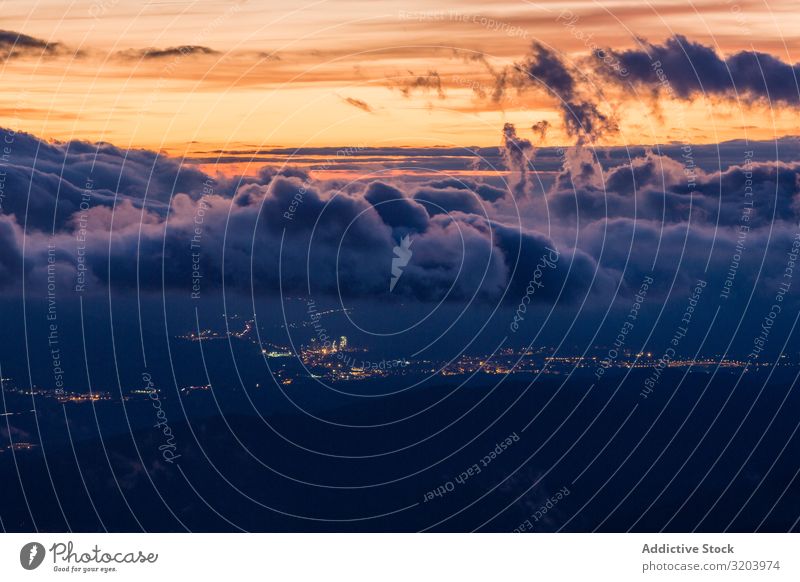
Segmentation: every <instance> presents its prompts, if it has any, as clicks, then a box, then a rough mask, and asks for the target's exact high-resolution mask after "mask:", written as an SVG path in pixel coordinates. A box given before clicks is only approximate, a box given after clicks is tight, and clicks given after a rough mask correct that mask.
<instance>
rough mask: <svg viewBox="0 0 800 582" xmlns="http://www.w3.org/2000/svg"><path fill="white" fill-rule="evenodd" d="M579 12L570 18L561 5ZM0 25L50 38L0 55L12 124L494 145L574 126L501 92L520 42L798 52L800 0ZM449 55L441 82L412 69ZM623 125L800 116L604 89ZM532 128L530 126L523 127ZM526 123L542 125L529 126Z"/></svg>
mask: <svg viewBox="0 0 800 582" xmlns="http://www.w3.org/2000/svg"><path fill="white" fill-rule="evenodd" d="M562 11H569V12H571V13H573V14H574V15H576V16H578V17H579V20H578V21H577V24H576V26H575V27H574V28H573V29H567V28H565V27H564V25H563V23H562V22H560V21H559V19H558V17H559V15H560V14H562ZM0 14H2V23H0V28H3V29H5V30H9V31H14V32H19V33H23V34H26V35H29V36H32V37H36V38H39V39H42V40H44V41H47V42H50V43H60V44H59V45H58V46H57V47H56V49H54V50H53V52H52V54H48V55H47V56H45V57H42V56H41V55H35V54H20V55H17V56H15V57H13V58H9V59H6V60H5V61H4V62H0V67H1V68H2V81H3V86H4V90H3V92H2V102H0V116H2V125H8V126H12V127H14V128H16V129H23V130H26V131H30V132H32V133H35V134H37V135H40V136H44V137H47V138H52V139H61V140H65V139H70V138H81V139H89V140H103V141H109V142H113V143H115V144H117V145H120V146H137V147H148V148H153V149H164V150H167V151H170V152H172V153H183V152H184V151H186V152H188V153H190V154H191V153H193V152H197V151H202V150H206V149H209V148H228V149H233V148H241V147H245V148H249V147H264V146H292V147H296V146H343V145H359V144H362V145H414V146H425V145H451V144H455V145H461V146H469V145H481V146H483V145H494V144H497V143H498V141H499V136H500V129H501V128H502V125H503V123H505V122H507V121H508V122H512V123H515V124H517V125H519V126H520V127H529V126H530V125H531V124H532V123H534V122H536V121H539V120H548V121H550V122H551V124H552V126H553V128H554V129H553V130H552V131H551V132H550V133H549V134H548V143H550V144H557V143H565V142H567V141H569V140H568V138H567V136H566V135H565V134H564V132H563V131H562V130H561V128H560V115H559V113H558V111H557V108H556V103H555V102H554V99H553V98H552V96H550V95H548V94H546V92H536V91H530V92H526V93H524V94H520V95H510V96H509V97H508V98H507V99H506V100H505V101H503V102H501V103H500V104H495V103H492V102H491V100H489V99H485V98H481V97H479V95H478V93H480V92H486V91H488V92H491V86H492V77H491V75H489V73H488V70H487V68H486V66H485V65H483V64H481V63H479V62H477V61H476V60H474V57H475V55H482V56H483V58H485V62H486V63H489V64H490V65H491V66H492V67H496V68H502V67H503V66H506V65H509V64H512V63H513V62H514V61H516V60H519V59H521V58H522V57H523V56H524V54H525V52H526V50H527V49H528V47H529V46H530V43H531V42H532V41H534V40H537V41H540V42H543V43H545V44H547V45H549V46H552V47H554V48H555V49H557V50H558V51H560V52H561V53H562V54H563V55H565V56H566V57H567V58H568V59H575V60H576V62H578V59H580V58H581V57H582V56H585V55H586V54H588V50H587V43H586V41H584V40H581V38H579V37H578V36H577V35H576V33H575V31H576V30H577V31H579V32H580V34H581V35H583V36H582V38H585V37H587V36H588V35H592V37H591V38H592V42H595V43H597V44H598V45H600V46H608V47H612V48H625V47H630V46H633V44H634V35H640V36H642V37H645V38H647V39H648V40H651V41H654V42H661V41H662V40H663V39H664V38H666V37H668V36H670V35H672V34H675V33H680V34H684V35H686V36H688V37H689V38H691V39H692V40H696V41H700V42H703V43H704V44H708V45H710V46H715V47H716V48H717V50H718V51H720V52H721V53H728V52H732V51H737V50H743V49H751V48H755V49H756V50H760V51H764V52H770V53H772V54H774V55H776V56H777V57H779V58H780V59H781V60H783V61H785V62H790V63H794V62H797V61H798V60H800V58H798V55H800V44H798V36H800V26H798V25H800V15H798V11H797V7H796V3H794V2H788V1H771V2H770V3H769V5H767V4H766V3H764V2H757V1H752V0H736V1H735V0H714V1H709V0H700V1H694V2H689V1H688V0H685V1H684V0H669V1H664V0H661V1H654V2H653V1H651V2H644V3H640V2H631V1H628V0H625V1H623V0H615V1H605V2H602V3H598V2H591V1H582V2H555V1H550V0H545V1H541V2H533V1H530V2H529V1H516V2H478V1H474V0H460V1H458V2H456V1H453V0H447V1H445V2H439V3H437V4H435V5H434V4H432V3H431V2H419V1H411V2H409V1H408V0H403V1H397V2H395V1H391V2H389V1H375V2H364V1H358V0H351V1H347V0H329V1H317V2H302V1H301V2H286V1H284V0H277V1H276V0H263V1H259V0H249V1H245V0H242V1H240V2H228V1H215V0H198V1H188V2H184V1H179V0H178V1H167V0H164V1H159V0H154V1H152V2H148V1H146V0H142V1H132V0H77V1H74V2H71V3H69V4H67V3H65V2H63V0H59V1H56V0H42V1H39V2H30V1H28V0H25V1H23V0H14V1H6V2H2V10H0ZM182 45H194V46H202V47H208V48H210V49H212V52H210V53H208V54H180V53H177V54H172V55H164V56H161V57H159V58H146V59H145V58H142V54H143V53H142V52H141V51H142V50H143V49H146V48H156V49H167V48H169V47H177V46H182ZM429 71H436V72H437V73H438V74H439V76H440V78H441V81H442V85H443V87H442V95H440V94H439V93H438V92H437V91H436V90H429V91H424V90H415V91H411V92H409V94H408V95H406V94H404V92H403V91H402V90H401V89H402V87H403V85H404V83H406V82H408V81H409V80H410V79H413V78H415V77H416V76H418V75H427V74H428V72H429ZM605 97H606V99H607V102H606V104H605V106H606V107H607V111H608V112H609V113H611V114H613V115H614V116H615V117H616V118H617V119H618V121H619V124H620V129H621V131H620V133H619V134H618V135H616V136H614V137H613V138H611V141H610V142H609V143H630V144H633V143H654V142H665V141H670V140H684V139H686V138H689V139H691V140H692V141H695V142H706V143H707V142H716V141H722V140H726V139H732V138H737V137H742V136H743V135H744V133H745V131H746V132H747V136H748V137H749V138H751V139H766V138H772V137H774V136H775V135H786V134H796V133H798V132H797V130H796V129H795V128H796V126H797V121H798V115H797V114H796V112H795V111H792V110H780V111H779V110H771V111H770V110H766V109H765V108H762V107H752V108H749V109H742V108H741V107H739V106H738V105H735V104H730V103H725V102H715V103H709V102H707V101H699V102H696V103H692V104H687V103H684V102H680V103H666V102H662V103H661V115H660V116H659V115H655V114H654V112H653V110H652V106H651V105H650V104H646V103H640V102H638V101H636V100H635V99H632V98H631V96H630V95H624V94H619V93H611V94H607V95H605ZM521 135H523V136H525V135H524V132H521ZM525 137H531V136H530V135H527V136H525Z"/></svg>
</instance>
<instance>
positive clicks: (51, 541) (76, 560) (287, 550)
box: [0, 534, 800, 582]
mask: <svg viewBox="0 0 800 582" xmlns="http://www.w3.org/2000/svg"><path fill="white" fill-rule="evenodd" d="M798 541H800V538H798V537H795V536H792V535H791V534H724V535H723V534H662V535H659V534H652V535H650V534H528V535H524V534H523V535H519V534H471V535H469V534H73V535H65V534H41V535H37V534H4V535H2V536H0V580H14V581H16V580H66V579H70V580H78V579H80V580H101V579H102V580H115V581H125V580H136V581H141V580H178V579H183V580H192V581H193V582H194V581H197V580H200V581H202V580H220V579H223V580H225V581H226V582H227V581H230V582H240V581H246V580H279V581H284V580H297V581H298V582H299V581H302V582H308V581H313V580H325V581H339V580H341V581H346V582H359V581H364V582H367V581H369V582H376V581H397V582H409V581H413V582H417V581H427V580H456V581H459V582H460V581H470V580H481V581H486V580H509V581H516V580H546V581H559V580H602V581H605V580H609V581H614V582H617V581H621V582H624V581H627V580H661V581H663V580H705V579H707V580H724V581H725V582H728V581H729V580H739V579H741V580H743V581H744V580H747V581H757V580H774V581H779V580H798V579H800V569H798V562H799V561H800V558H798V555H797V554H798V552H797V549H798ZM31 542H36V543H38V544H41V546H43V547H44V550H45V555H44V558H43V559H41V556H40V550H39V548H40V547H41V546H37V549H35V550H31V549H30V545H29V544H31ZM70 542H71V543H72V546H70V545H69V544H70ZM645 546H647V550H651V551H646V549H645ZM70 547H71V548H72V553H71V554H70V551H69V548H70ZM23 548H24V551H23ZM95 548H97V549H96V550H95ZM694 548H696V550H694ZM712 548H717V549H718V550H719V551H716V552H715V551H712ZM21 552H22V553H21ZM31 553H33V554H35V555H34V556H31ZM156 555H157V556H156ZM153 556H156V557H155V558H153ZM125 560H137V562H136V563H126V562H125ZM141 560H143V561H144V562H143V563H142V562H141ZM37 561H40V562H41V563H40V565H38V566H37V567H36V568H35V569H33V570H30V571H28V570H26V569H25V568H24V567H23V565H22V563H23V562H26V564H27V565H28V566H29V567H30V566H31V565H32V564H35V563H36V562H37ZM187 576H188V577H189V578H187ZM178 577H181V578H178Z"/></svg>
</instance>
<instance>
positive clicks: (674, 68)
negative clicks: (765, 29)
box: [606, 35, 800, 107]
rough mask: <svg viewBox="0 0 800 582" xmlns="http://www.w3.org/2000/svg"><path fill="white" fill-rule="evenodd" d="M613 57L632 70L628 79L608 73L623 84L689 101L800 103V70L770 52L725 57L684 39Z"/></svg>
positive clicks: (616, 53) (646, 45)
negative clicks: (642, 86)
mask: <svg viewBox="0 0 800 582" xmlns="http://www.w3.org/2000/svg"><path fill="white" fill-rule="evenodd" d="M608 52H610V53H611V54H613V56H614V57H615V58H617V59H619V61H620V63H621V64H622V66H623V67H625V68H626V69H627V70H628V71H629V74H628V75H627V76H625V77H620V76H618V75H613V74H611V73H609V72H606V76H607V78H608V79H610V80H612V81H614V82H617V83H621V84H627V83H635V84H640V85H645V86H647V87H649V88H650V89H651V90H653V91H655V92H657V93H659V94H670V95H673V96H674V97H675V98H678V99H686V100H690V99H695V98H697V97H700V96H702V95H709V96H713V97H724V98H726V99H736V100H741V101H743V102H745V103H754V102H765V103H777V104H780V105H789V106H792V107H796V106H797V105H798V104H800V89H798V79H799V78H800V65H798V64H793V65H792V64H788V63H785V62H783V61H781V60H780V59H777V58H776V57H774V56H772V55H769V54H766V53H761V52H757V51H741V52H738V53H734V54H732V55H728V56H727V57H725V56H721V55H719V54H718V53H717V52H716V51H715V50H714V49H713V48H711V47H708V46H705V45H703V44H700V43H698V42H693V41H691V40H689V39H687V38H686V37H685V36H681V35H676V36H674V37H672V38H668V39H667V40H666V41H664V43H663V44H654V43H650V42H647V41H645V40H640V48H636V49H630V50H627V51H608ZM659 70H661V71H663V73H662V75H661V77H659Z"/></svg>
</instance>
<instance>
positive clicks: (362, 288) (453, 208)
mask: <svg viewBox="0 0 800 582" xmlns="http://www.w3.org/2000/svg"><path fill="white" fill-rule="evenodd" d="M6 135H8V136H11V135H13V134H8V133H6ZM515 139H516V140H517V141H518V142H519V141H522V142H524V141H527V140H520V138H519V137H516V138H515ZM740 145H741V144H740ZM773 145H774V144H773ZM790 145H791V144H787V146H786V147H787V148H789V146H790ZM12 146H13V147H12V153H11V155H10V156H9V157H8V160H6V161H5V162H4V164H3V166H2V171H3V172H5V179H6V181H5V182H3V184H4V189H5V190H4V194H5V196H4V197H3V198H2V211H3V214H2V215H0V239H2V243H3V244H2V248H3V251H2V252H0V274H2V275H3V281H4V283H3V287H2V290H3V292H4V293H5V294H11V293H17V292H19V285H18V283H19V281H20V280H22V276H24V277H25V278H26V280H27V281H28V282H29V286H28V289H31V290H36V289H41V285H43V284H44V281H45V278H46V277H48V276H50V275H51V273H50V272H49V271H48V265H49V264H50V263H52V262H54V263H55V268H54V271H55V272H54V273H52V275H53V276H55V277H56V278H57V279H58V281H59V289H61V290H62V291H63V292H65V293H66V292H67V290H69V289H71V288H72V285H73V284H74V282H75V276H76V268H77V265H78V261H79V256H80V257H82V258H81V261H82V263H83V265H84V266H85V268H86V279H87V281H88V282H89V287H90V288H91V289H94V290H96V291H98V292H99V291H101V290H105V289H106V288H107V287H109V286H110V287H112V288H114V289H116V290H120V291H125V290H134V289H136V288H139V289H141V290H142V291H144V292H160V291H161V290H162V289H166V290H167V291H168V292H171V293H178V294H180V293H186V294H187V296H188V294H189V293H190V291H191V285H192V271H193V268H195V266H196V265H197V264H199V268H200V270H201V272H202V285H201V287H202V289H203V290H204V291H206V292H208V293H216V292H218V291H219V289H220V287H221V285H222V284H223V279H224V284H225V286H226V287H229V288H230V289H232V290H238V291H241V292H245V293H248V292H250V290H251V289H252V290H253V291H254V292H255V293H257V294H264V295H269V294H277V293H279V292H281V291H282V292H283V293H292V294H298V293H299V294H307V293H308V292H309V290H310V292H311V293H312V294H313V295H331V296H338V295H339V294H340V293H341V296H342V297H344V298H359V297H365V298H366V297H368V298H372V299H374V298H380V297H384V296H385V295H386V294H388V293H389V279H390V273H391V261H392V257H393V249H394V247H395V246H396V245H397V244H398V241H399V240H400V239H401V238H402V237H404V236H410V237H411V239H412V240H413V246H412V247H411V248H412V249H413V256H412V257H411V259H410V261H409V263H408V265H407V267H406V268H405V271H404V275H403V279H402V281H401V282H400V284H398V285H397V287H396V289H395V290H394V291H393V293H394V294H395V295H396V296H398V297H401V298H404V299H415V300H418V301H439V300H441V299H445V298H446V299H448V300H465V299H469V298H472V297H476V298H479V299H480V300H481V301H486V302H496V301H501V300H502V301H505V302H510V303H514V302H515V301H519V299H520V296H521V295H522V294H523V293H525V289H526V288H527V286H528V284H529V282H530V280H531V278H532V276H533V275H532V274H533V272H535V271H536V267H537V263H538V262H539V261H540V260H541V257H542V256H543V255H544V254H545V253H550V252H551V251H550V250H548V249H551V250H555V251H557V252H558V255H559V260H558V262H557V265H556V266H555V267H554V268H552V269H550V268H548V269H547V270H546V271H545V273H544V277H545V278H544V285H545V287H546V289H545V288H543V289H542V290H541V292H538V291H537V297H539V299H540V300H541V301H543V302H550V301H554V300H556V298H559V301H561V300H572V299H574V300H580V298H581V297H585V296H586V294H587V293H590V294H592V297H593V299H592V301H594V302H597V301H599V302H600V303H599V304H602V302H603V300H605V299H608V298H610V297H613V295H614V293H615V290H616V288H617V286H618V285H622V288H623V289H627V288H629V287H631V288H635V287H636V285H638V282H637V281H636V278H637V277H639V276H640V275H642V274H644V273H648V272H649V270H650V269H652V268H654V267H653V265H655V269H656V271H657V272H658V273H659V275H660V276H663V277H664V279H665V280H669V279H670V277H671V276H675V275H676V273H677V271H680V276H679V278H678V280H679V281H681V282H690V281H691V279H692V278H693V277H698V276H702V275H703V274H704V273H705V271H704V265H705V263H706V262H707V261H708V260H710V265H711V267H712V268H713V269H719V272H722V273H724V272H725V271H726V269H727V263H729V262H730V260H731V259H730V257H731V256H732V253H733V251H734V250H735V245H736V241H737V236H738V235H739V233H740V226H741V224H742V222H741V221H742V218H741V216H742V208H743V201H744V196H745V191H746V189H748V190H747V191H748V192H751V196H752V200H753V204H752V211H751V212H750V213H749V215H748V219H747V226H748V228H749V235H748V236H749V238H748V241H747V245H748V248H753V254H752V256H748V259H747V261H744V260H743V261H742V267H741V271H740V273H741V274H740V276H739V275H737V276H738V277H739V279H738V280H739V281H748V282H749V281H753V280H755V278H757V277H758V269H759V268H760V265H759V261H758V260H757V259H758V258H759V253H762V252H765V249H767V250H766V252H767V261H768V262H767V266H766V267H765V269H764V270H765V272H767V271H769V272H771V271H772V270H774V269H775V268H776V266H778V267H779V266H780V264H781V261H783V260H784V259H785V257H784V256H783V255H781V252H784V251H785V246H786V244H787V243H788V242H789V241H790V240H791V236H792V233H793V232H794V231H795V230H796V226H795V225H796V220H797V216H796V211H797V209H798V207H799V206H800V199H799V198H798V192H799V191H800V190H799V188H798V176H800V162H792V163H785V162H775V161H769V160H766V159H760V158H759V157H758V155H757V154H756V152H761V153H764V152H766V151H767V148H762V147H758V146H756V145H754V146H753V152H754V159H752V160H750V161H747V162H740V163H733V164H730V163H728V164H726V166H725V168H724V169H722V170H716V171H715V170H712V169H711V168H707V169H698V171H697V172H696V176H695V177H694V182H693V185H692V186H691V187H688V186H687V177H686V174H685V172H684V169H685V168H684V165H683V164H682V163H681V161H679V160H680V159H681V158H680V153H681V150H680V148H678V149H677V150H675V152H674V155H672V156H667V155H665V153H664V152H663V151H662V152H660V153H659V152H657V151H642V152H641V155H637V156H636V157H634V158H633V159H631V160H626V159H624V158H622V157H621V154H620V153H618V152H617V150H614V149H610V150H608V151H607V152H606V153H601V154H600V155H596V154H594V153H592V152H591V151H590V150H588V149H587V148H585V147H575V148H570V149H568V150H567V151H566V152H565V153H564V155H563V156H561V157H556V156H555V155H554V154H555V152H554V151H553V152H551V151H550V150H548V149H547V148H545V149H543V150H541V151H540V152H539V153H538V154H537V155H542V156H543V159H542V162H546V163H547V164H550V165H552V167H553V168H554V173H556V174H557V175H556V176H555V177H554V179H553V180H552V181H551V184H550V186H549V187H547V188H546V192H545V196H544V197H527V198H524V199H522V200H519V201H516V202H518V206H519V208H520V211H521V213H522V214H521V216H514V215H511V214H509V209H511V208H513V207H512V205H510V204H509V202H510V201H509V199H508V197H506V196H503V195H502V194H504V193H505V190H503V189H502V188H500V187H498V186H495V185H492V184H488V183H483V182H479V181H477V180H476V179H475V178H470V179H460V178H459V177H457V176H450V177H444V178H438V179H435V180H411V179H409V178H408V177H405V176H399V177H395V178H391V179H388V178H387V179H384V180H382V181H372V182H370V183H363V182H356V183H353V184H349V185H348V187H347V188H341V187H339V186H337V185H336V183H335V182H321V181H317V180H314V179H312V177H311V176H309V175H308V174H307V173H306V172H304V171H302V170H298V169H295V168H285V169H276V168H263V169H262V170H261V171H259V172H258V173H257V174H256V175H253V176H246V177H241V176H237V177H233V178H223V177H220V176H218V177H215V178H213V179H212V178H211V177H210V176H208V175H206V174H204V173H203V172H201V171H199V170H198V169H196V168H191V167H185V166H182V165H181V164H180V163H179V161H177V160H174V159H169V158H164V157H163V156H159V155H157V154H155V153H154V152H146V151H142V150H131V151H127V150H122V149H119V148H115V147H113V146H110V145H108V144H87V143H84V142H68V143H62V144H59V143H46V142H43V141H39V140H37V139H36V138H34V137H32V136H29V135H26V134H17V135H14V136H13V144H12ZM506 147H508V145H506ZM521 147H523V148H524V147H527V146H524V143H523V145H522V146H521ZM789 150H790V151H793V150H791V148H789ZM702 151H703V150H702V148H700V147H698V155H699V154H700V153H701V152H702ZM705 155H707V154H703V156H705ZM95 158H96V162H95V170H92V169H91V164H92V161H93V160H95ZM539 163H540V162H538V161H537V165H538V164H539ZM87 176H91V177H92V181H93V187H92V190H91V193H90V194H91V195H90V197H89V199H88V203H87V204H85V205H84V207H81V202H82V201H85V199H84V198H82V197H84V196H85V195H86V188H85V181H86V179H87ZM29 189H30V197H29V196H28V192H29ZM545 203H546V204H545ZM54 216H55V217H56V220H55V222H54ZM23 233H24V234H23ZM23 240H24V241H25V249H26V250H25V260H24V261H23V259H22V250H21V249H22V248H23V242H22V241H23ZM193 240H194V241H196V245H197V246H196V248H195V247H193V246H192V245H193V244H194V243H193V242H192V241H193ZM81 241H83V242H81ZM770 241H772V242H770ZM51 245H52V246H51ZM51 249H53V250H52V251H51ZM79 249H81V251H80V252H81V254H80V255H79ZM193 253H197V256H199V263H193V260H195V259H193ZM784 254H785V253H784ZM709 257H711V258H710V259H709ZM751 259H752V260H751ZM716 273H717V271H714V276H715V277H716V276H717V275H716ZM687 284H688V283H687ZM62 285H63V286H62Z"/></svg>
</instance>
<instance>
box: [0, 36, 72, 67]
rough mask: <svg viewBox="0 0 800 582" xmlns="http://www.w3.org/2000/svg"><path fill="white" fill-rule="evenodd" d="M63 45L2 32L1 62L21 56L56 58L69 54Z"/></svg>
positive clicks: (0, 37) (0, 40)
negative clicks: (56, 56)
mask: <svg viewBox="0 0 800 582" xmlns="http://www.w3.org/2000/svg"><path fill="white" fill-rule="evenodd" d="M68 52H69V51H68V49H67V48H66V47H65V46H64V45H63V44H61V43H57V42H47V41H45V40H42V39H40V38H35V37H32V36H28V35H27V34H22V33H19V32H13V31H10V30H0V61H5V60H8V59H11V58H14V57H19V56H38V57H42V56H47V55H50V56H54V55H63V54H66V53H68Z"/></svg>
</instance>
